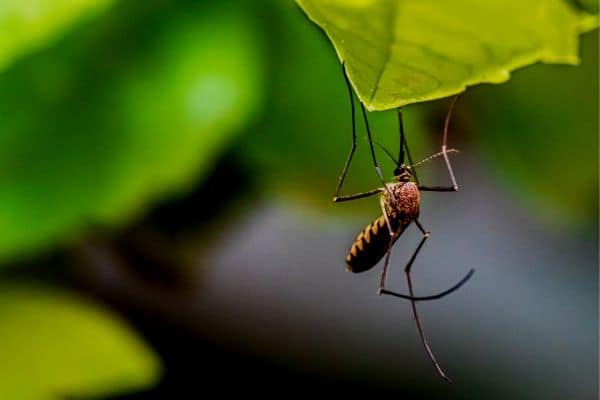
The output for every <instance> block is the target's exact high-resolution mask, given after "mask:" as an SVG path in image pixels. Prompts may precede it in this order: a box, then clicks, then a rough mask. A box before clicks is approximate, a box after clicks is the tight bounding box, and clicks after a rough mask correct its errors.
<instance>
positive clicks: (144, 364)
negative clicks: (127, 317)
mask: <svg viewBox="0 0 600 400" xmlns="http://www.w3.org/2000/svg"><path fill="white" fill-rule="evenodd" d="M0 320H1V321H2V329H0V354H2V363H0V376H1V377H2V379H0V398H2V399H12V400H19V399H56V398H62V396H66V395H75V394H76V395H78V396H98V395H107V394H109V393H114V392H113V391H119V390H133V389H137V388H140V387H142V386H147V385H149V384H151V383H153V382H154V381H155V380H156V379H157V377H158V375H159V364H158V361H157V359H156V358H155V356H154V354H153V353H151V352H150V351H149V350H148V349H147V348H146V347H145V345H144V344H143V343H142V342H141V341H140V340H139V339H138V338H137V336H136V335H134V334H133V333H131V332H130V331H129V329H128V328H127V326H126V325H124V324H123V322H121V321H119V320H118V319H116V318H115V317H114V315H112V314H110V313H108V312H106V311H105V310H102V309H100V308H98V307H97V306H95V305H93V304H90V303H89V302H86V301H83V299H81V298H79V297H78V296H74V295H73V294H69V293H67V292H64V291H58V290H56V289H50V288H48V287H44V286H39V285H23V284H14V283H13V284H11V285H8V284H6V283H3V284H2V285H0Z"/></svg>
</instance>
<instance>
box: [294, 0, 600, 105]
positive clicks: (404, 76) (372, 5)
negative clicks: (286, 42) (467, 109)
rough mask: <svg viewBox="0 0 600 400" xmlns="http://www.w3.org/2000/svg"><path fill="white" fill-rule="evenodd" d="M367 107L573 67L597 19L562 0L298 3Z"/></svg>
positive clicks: (307, 0) (313, 0)
mask: <svg viewBox="0 0 600 400" xmlns="http://www.w3.org/2000/svg"><path fill="white" fill-rule="evenodd" d="M297 2H298V4H299V5H300V6H301V7H302V8H303V9H304V11H305V12H306V14H307V15H308V16H309V18H310V19H311V20H313V21H314V22H315V23H316V24H317V25H319V26H320V27H321V28H322V29H323V30H324V31H325V33H326V34H327V35H328V36H329V39H330V40H331V42H332V43H333V45H334V47H335V49H336V51H337V54H338V57H339V58H340V60H342V61H343V62H344V63H345V65H346V68H347V71H348V75H349V77H350V79H351V81H352V83H353V86H354V88H355V90H356V92H357V94H358V96H359V97H360V99H361V100H362V101H363V103H364V104H365V105H366V106H367V107H368V108H369V109H371V110H386V109H390V108H394V107H399V106H402V105H405V104H410V103H415V102H421V101H427V100H433V99H438V98H442V97H446V96H450V95H452V94H456V93H459V92H461V91H463V90H464V89H465V87H466V86H468V85H474V84H478V83H484V82H485V83H500V82H504V81H506V80H508V79H509V76H510V71H511V70H514V69H515V68H519V67H523V66H525V65H528V64H531V63H534V62H537V61H543V62H548V63H567V64H576V63H577V62H578V57H577V43H578V35H579V33H581V32H584V31H587V30H590V29H592V28H594V27H596V26H597V24H598V18H597V16H592V15H590V14H586V13H584V12H581V11H577V10H575V9H574V8H572V7H571V6H569V5H568V4H567V3H566V2H564V1H562V0H486V1H480V0H456V1H441V0H418V1H415V0H352V1H349V0H328V1H322V0H297Z"/></svg>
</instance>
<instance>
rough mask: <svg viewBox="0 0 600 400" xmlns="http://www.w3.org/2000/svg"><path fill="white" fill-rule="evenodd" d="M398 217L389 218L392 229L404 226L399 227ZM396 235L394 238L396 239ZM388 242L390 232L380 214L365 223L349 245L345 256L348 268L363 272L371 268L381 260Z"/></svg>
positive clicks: (402, 228)
mask: <svg viewBox="0 0 600 400" xmlns="http://www.w3.org/2000/svg"><path fill="white" fill-rule="evenodd" d="M400 223H401V220H400V219H396V218H392V219H390V224H391V225H392V229H393V230H394V232H396V231H397V230H398V229H399V228H400V231H402V230H404V228H405V227H406V226H404V227H400V226H399V224H400ZM398 236H400V235H397V236H396V239H398ZM389 243H390V232H389V230H388V227H387V224H386V222H385V217H384V216H383V215H382V216H381V217H379V218H377V219H376V220H375V221H373V222H372V223H371V224H369V225H367V227H366V228H365V229H363V231H362V232H361V233H359V234H358V236H357V237H356V240H355V241H354V243H353V244H352V247H350V252H349V253H348V255H347V256H346V263H347V264H348V270H350V271H352V272H363V271H367V270H369V269H371V268H372V267H374V266H375V264H377V262H379V260H381V258H382V257H383V256H384V255H385V253H386V252H387V250H388V246H389Z"/></svg>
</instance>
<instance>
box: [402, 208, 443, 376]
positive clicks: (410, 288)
mask: <svg viewBox="0 0 600 400" xmlns="http://www.w3.org/2000/svg"><path fill="white" fill-rule="evenodd" d="M415 223H416V225H417V227H418V228H419V229H420V230H421V232H422V233H423V239H421V243H419V246H418V247H417V249H416V250H415V252H414V253H413V255H412V257H411V258H410V260H409V261H408V263H407V264H406V267H404V273H405V275H406V282H407V283H408V292H409V293H410V295H411V297H414V291H413V285H412V279H411V276H410V270H411V268H412V264H413V262H414V261H415V258H416V257H417V254H419V251H420V250H421V248H422V247H423V244H425V241H426V240H427V238H428V237H429V232H427V231H426V230H425V229H423V226H422V225H421V224H420V223H419V221H418V220H415ZM410 303H411V307H412V312H413V317H414V318H415V322H416V324H417V329H418V331H419V336H421V341H422V342H423V347H425V351H427V354H428V355H429V358H430V359H431V361H432V362H433V365H434V366H435V369H436V370H437V372H438V373H439V374H440V376H441V377H442V378H444V379H445V380H446V381H448V382H450V378H448V376H446V374H445V373H444V371H443V370H442V367H440V364H439V363H438V362H437V360H436V359H435V355H434V354H433V351H431V347H429V343H428V342H427V339H426V338H425V333H424V332H423V327H422V326H421V321H420V320H419V314H418V313H417V305H416V303H415V301H414V300H411V302H410Z"/></svg>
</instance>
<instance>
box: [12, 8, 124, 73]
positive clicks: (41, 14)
mask: <svg viewBox="0 0 600 400" xmlns="http://www.w3.org/2000/svg"><path fill="white" fill-rule="evenodd" d="M113 1H114V0H52V1H43V0H3V1H1V2H0V38H1V39H0V71H2V70H3V69H4V68H5V67H6V66H7V65H8V64H9V63H10V62H11V61H13V60H14V59H15V58H18V57H20V56H23V55H25V54H27V53H29V52H31V51H33V50H35V49H38V48H42V47H44V46H45V45H47V44H49V43H51V42H52V41H53V40H54V39H55V38H56V37H58V36H60V35H61V34H63V33H64V32H65V31H66V30H68V28H69V27H71V26H72V25H73V23H75V22H77V21H79V20H80V19H81V18H82V17H90V16H92V15H96V14H97V13H98V12H100V11H103V10H104V9H106V8H107V6H108V5H110V4H112V3H113Z"/></svg>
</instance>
